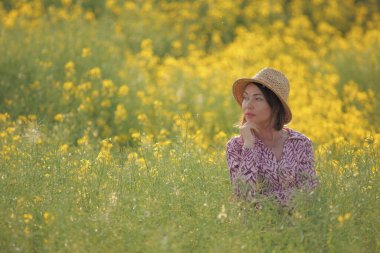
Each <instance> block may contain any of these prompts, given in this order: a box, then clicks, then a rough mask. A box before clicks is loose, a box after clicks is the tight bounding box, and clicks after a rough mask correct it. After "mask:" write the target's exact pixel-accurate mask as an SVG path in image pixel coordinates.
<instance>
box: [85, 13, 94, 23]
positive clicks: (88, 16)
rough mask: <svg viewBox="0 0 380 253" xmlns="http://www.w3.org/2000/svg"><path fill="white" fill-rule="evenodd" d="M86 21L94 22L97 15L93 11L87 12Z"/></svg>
mask: <svg viewBox="0 0 380 253" xmlns="http://www.w3.org/2000/svg"><path fill="white" fill-rule="evenodd" d="M84 19H86V20H87V21H92V20H94V19H95V14H94V13H93V12H92V11H86V14H85V15H84Z"/></svg>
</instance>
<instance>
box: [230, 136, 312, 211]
mask: <svg viewBox="0 0 380 253" xmlns="http://www.w3.org/2000/svg"><path fill="white" fill-rule="evenodd" d="M285 130H286V131H287V132H288V137H287V139H286V140H285V143H284V147H283V151H282V156H281V160H280V161H277V159H276V157H275V155H274V153H273V152H272V150H271V149H270V148H268V147H267V146H266V145H265V144H264V143H263V142H262V141H261V140H260V139H259V138H257V137H256V138H255V145H254V147H253V148H247V147H243V139H242V137H240V136H238V137H233V138H232V139H230V140H229V141H228V143H227V149H226V158H227V163H228V167H229V170H230V177H231V182H232V185H233V188H234V191H235V194H237V195H238V196H240V197H245V198H248V199H249V198H254V197H255V196H257V194H262V195H266V196H270V195H273V196H274V197H275V198H276V199H277V200H279V202H280V203H282V204H286V203H287V202H288V200H289V198H290V197H291V193H292V190H293V189H294V188H307V189H312V188H315V187H316V186H317V178H316V175H315V170H314V154H313V147H312V142H311V140H310V139H308V138H307V137H306V136H305V135H303V134H301V133H299V132H297V131H294V130H292V129H288V128H286V129H285Z"/></svg>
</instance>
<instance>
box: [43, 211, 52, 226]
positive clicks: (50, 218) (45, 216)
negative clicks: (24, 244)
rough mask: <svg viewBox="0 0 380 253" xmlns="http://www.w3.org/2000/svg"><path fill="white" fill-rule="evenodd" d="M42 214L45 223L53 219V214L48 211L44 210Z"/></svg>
mask: <svg viewBox="0 0 380 253" xmlns="http://www.w3.org/2000/svg"><path fill="white" fill-rule="evenodd" d="M43 216H44V221H45V223H46V224H49V223H51V222H52V221H54V220H55V216H54V215H52V214H51V213H49V212H44V214H43Z"/></svg>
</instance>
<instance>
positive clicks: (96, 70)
mask: <svg viewBox="0 0 380 253" xmlns="http://www.w3.org/2000/svg"><path fill="white" fill-rule="evenodd" d="M88 75H89V76H90V77H92V78H100V77H101V75H102V71H101V70H100V68H98V67H95V68H92V69H90V71H88Z"/></svg>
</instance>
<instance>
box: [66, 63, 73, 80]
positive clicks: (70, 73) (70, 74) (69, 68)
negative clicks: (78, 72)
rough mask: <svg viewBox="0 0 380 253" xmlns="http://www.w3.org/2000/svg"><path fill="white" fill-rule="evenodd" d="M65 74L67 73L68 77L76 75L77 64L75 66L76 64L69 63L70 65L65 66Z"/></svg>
mask: <svg viewBox="0 0 380 253" xmlns="http://www.w3.org/2000/svg"><path fill="white" fill-rule="evenodd" d="M65 72H66V76H68V77H70V76H72V75H73V74H74V73H75V64H74V62H72V61H69V62H68V63H66V65H65Z"/></svg>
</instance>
